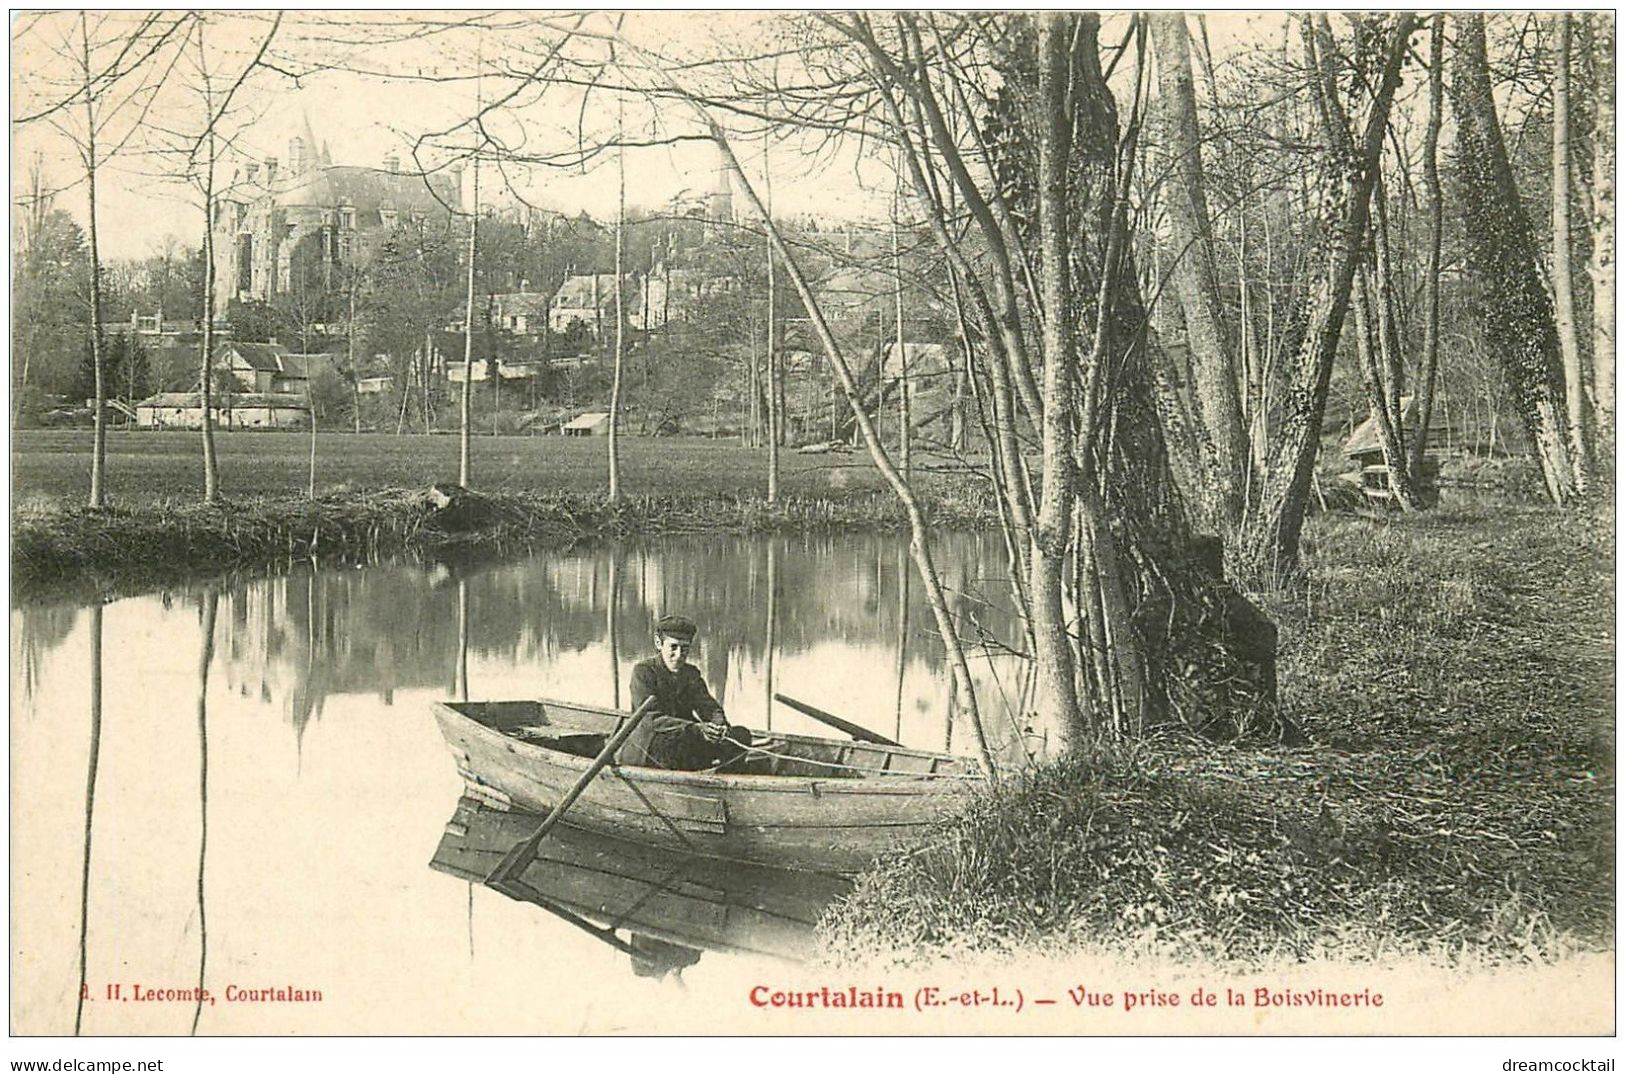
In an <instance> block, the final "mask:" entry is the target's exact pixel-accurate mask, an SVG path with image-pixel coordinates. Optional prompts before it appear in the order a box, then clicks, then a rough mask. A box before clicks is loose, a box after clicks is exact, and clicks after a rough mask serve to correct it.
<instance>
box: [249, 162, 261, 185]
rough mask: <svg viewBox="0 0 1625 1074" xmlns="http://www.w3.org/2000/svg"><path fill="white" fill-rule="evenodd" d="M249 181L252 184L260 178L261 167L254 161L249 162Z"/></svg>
mask: <svg viewBox="0 0 1625 1074" xmlns="http://www.w3.org/2000/svg"><path fill="white" fill-rule="evenodd" d="M247 170H248V181H249V182H250V183H252V182H253V181H254V180H256V179H258V178H259V177H260V166H259V165H258V164H255V163H254V162H253V161H249V162H248V169H247Z"/></svg>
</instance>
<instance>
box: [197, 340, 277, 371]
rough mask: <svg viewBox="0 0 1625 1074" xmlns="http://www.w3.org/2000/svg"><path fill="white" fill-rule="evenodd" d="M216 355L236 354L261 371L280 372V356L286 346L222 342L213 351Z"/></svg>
mask: <svg viewBox="0 0 1625 1074" xmlns="http://www.w3.org/2000/svg"><path fill="white" fill-rule="evenodd" d="M215 353H216V355H217V356H218V357H225V356H227V355H230V354H236V355H237V356H238V357H239V358H241V359H242V360H243V361H244V362H247V363H248V365H249V366H250V367H251V368H253V369H255V370H257V371H259V372H262V373H280V372H281V371H282V357H283V356H284V355H286V354H287V353H288V348H286V347H284V346H282V345H281V344H279V343H222V344H221V345H220V349H219V350H218V351H216V352H215Z"/></svg>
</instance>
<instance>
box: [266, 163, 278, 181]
mask: <svg viewBox="0 0 1625 1074" xmlns="http://www.w3.org/2000/svg"><path fill="white" fill-rule="evenodd" d="M274 182H276V158H275V157H266V158H265V185H266V186H270V185H271V184H272V183H274Z"/></svg>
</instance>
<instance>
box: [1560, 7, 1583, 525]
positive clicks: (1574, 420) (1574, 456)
mask: <svg viewBox="0 0 1625 1074" xmlns="http://www.w3.org/2000/svg"><path fill="white" fill-rule="evenodd" d="M1556 20H1557V26H1556V30H1557V33H1556V41H1555V43H1554V45H1553V50H1554V52H1553V56H1552V68H1553V69H1552V303H1553V306H1554V312H1555V314H1556V320H1557V343H1558V347H1559V349H1560V350H1561V351H1562V354H1563V389H1564V390H1563V404H1564V406H1565V407H1566V408H1567V410H1568V418H1569V428H1568V435H1569V463H1570V466H1571V467H1572V468H1573V472H1574V491H1575V493H1576V494H1577V495H1580V496H1584V495H1585V494H1586V493H1587V492H1588V491H1589V489H1590V484H1591V473H1590V471H1591V443H1590V441H1591V433H1590V429H1589V428H1588V426H1589V421H1588V414H1587V413H1586V395H1587V392H1586V384H1585V373H1586V369H1585V367H1584V366H1583V365H1582V364H1581V361H1580V329H1579V325H1578V323H1577V320H1576V317H1575V313H1574V270H1573V268H1572V267H1571V263H1570V250H1571V248H1572V243H1573V234H1572V232H1571V230H1570V227H1569V158H1570V155H1571V154H1572V152H1573V151H1572V149H1571V148H1570V145H1569V52H1570V48H1569V44H1570V40H1571V37H1572V33H1571V22H1570V17H1569V15H1568V14H1567V13H1564V12H1559V13H1558V14H1557V16H1556Z"/></svg>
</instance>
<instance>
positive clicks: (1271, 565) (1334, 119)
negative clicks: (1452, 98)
mask: <svg viewBox="0 0 1625 1074" xmlns="http://www.w3.org/2000/svg"><path fill="white" fill-rule="evenodd" d="M1414 23H1415V19H1414V17H1413V16H1411V15H1409V14H1401V15H1399V16H1398V17H1397V18H1396V19H1395V21H1394V25H1393V27H1392V29H1391V30H1390V31H1389V32H1388V39H1387V46H1386V49H1385V50H1384V55H1385V56H1386V59H1385V60H1384V62H1383V64H1382V67H1381V69H1380V71H1379V73H1378V75H1377V78H1376V81H1375V84H1374V86H1373V89H1372V93H1371V101H1370V104H1369V106H1368V107H1367V110H1366V117H1365V121H1364V124H1363V125H1362V127H1361V130H1360V133H1359V135H1358V137H1356V135H1355V134H1354V133H1352V132H1351V131H1350V130H1349V127H1348V121H1347V119H1346V114H1345V113H1346V110H1345V109H1343V108H1342V107H1341V106H1340V105H1338V104H1337V103H1336V102H1337V94H1338V93H1339V92H1340V90H1339V87H1338V84H1337V77H1336V73H1335V68H1334V67H1333V65H1332V63H1331V62H1330V58H1329V57H1328V56H1327V55H1326V52H1327V49H1329V48H1332V49H1335V45H1334V43H1333V40H1332V33H1331V28H1330V25H1329V21H1328V20H1327V18H1326V16H1325V15H1318V16H1304V20H1303V40H1304V47H1305V52H1306V55H1307V56H1308V57H1309V60H1310V65H1309V66H1310V76H1309V88H1310V94H1311V97H1312V98H1313V100H1314V102H1315V106H1316V108H1317V110H1318V111H1319V112H1320V113H1321V115H1322V121H1323V127H1324V129H1325V130H1326V132H1327V135H1328V137H1329V139H1330V142H1331V145H1330V146H1329V149H1328V153H1327V156H1326V158H1325V174H1324V176H1322V177H1321V178H1322V179H1323V181H1324V187H1325V190H1324V194H1323V197H1322V200H1321V222H1320V223H1321V235H1322V239H1321V242H1322V250H1321V251H1320V254H1319V257H1318V260H1319V265H1320V267H1319V269H1318V271H1317V274H1316V276H1315V282H1314V288H1313V290H1312V292H1311V293H1310V294H1309V296H1308V300H1307V305H1306V308H1304V309H1303V310H1302V311H1301V312H1300V314H1299V324H1300V325H1301V329H1300V330H1299V334H1298V343H1297V346H1296V347H1295V348H1293V355H1292V358H1291V360H1290V362H1289V366H1288V371H1287V377H1288V383H1289V384H1290V385H1291V387H1290V390H1289V394H1288V397H1287V398H1286V399H1285V400H1284V401H1283V406H1282V414H1281V417H1280V420H1279V422H1278V424H1277V426H1276V435H1275V438H1274V442H1273V445H1272V448H1271V451H1270V456H1269V460H1268V464H1267V465H1266V467H1265V470H1264V475H1263V479H1262V482H1261V488H1260V491H1259V495H1258V496H1257V497H1256V498H1255V499H1254V500H1253V501H1252V502H1251V503H1250V504H1249V507H1248V518H1247V520H1246V523H1245V525H1244V526H1243V531H1242V532H1243V534H1244V543H1243V546H1242V548H1241V549H1239V561H1240V563H1241V564H1242V565H1243V569H1244V571H1245V572H1246V574H1247V576H1248V577H1249V580H1250V581H1251V582H1252V583H1253V584H1255V585H1269V584H1270V583H1271V580H1272V579H1276V578H1279V577H1281V576H1282V575H1285V574H1290V573H1292V572H1294V571H1296V569H1297V566H1298V548H1299V538H1300V536H1301V534H1302V531H1303V519H1304V515H1305V513H1306V511H1307V510H1308V505H1309V494H1310V487H1311V484H1312V481H1313V477H1314V465H1315V456H1316V454H1317V452H1318V451H1319V447H1320V425H1321V419H1322V417H1323V416H1324V415H1325V413H1326V397H1327V392H1328V390H1329V388H1330V386H1331V375H1332V365H1333V362H1334V360H1335V359H1336V356H1337V341H1338V338H1339V336H1340V335H1341V333H1342V329H1343V318H1344V316H1345V314H1346V313H1347V311H1348V306H1349V297H1350V293H1351V291H1352V289H1353V284H1354V279H1355V275H1356V273H1357V272H1358V269H1359V265H1360V260H1361V257H1362V254H1363V251H1364V249H1365V247H1366V232H1367V228H1368V226H1369V221H1370V209H1371V189H1372V185H1373V183H1374V182H1375V181H1376V177H1377V171H1378V169H1379V167H1380V165H1381V159H1382V143H1383V135H1384V133H1385V131H1386V129H1387V123H1388V113H1389V110H1390V108H1391V106H1392V104H1393V100H1394V92H1395V90H1396V89H1397V88H1398V86H1399V81H1400V70H1401V66H1402V64H1403V62H1404V59H1405V53H1406V49H1407V42H1408V41H1409V38H1410V33H1411V29H1412V27H1413V25H1414Z"/></svg>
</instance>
